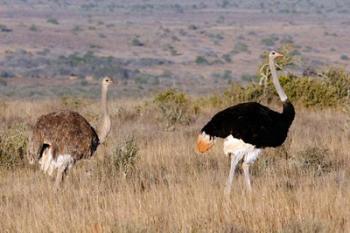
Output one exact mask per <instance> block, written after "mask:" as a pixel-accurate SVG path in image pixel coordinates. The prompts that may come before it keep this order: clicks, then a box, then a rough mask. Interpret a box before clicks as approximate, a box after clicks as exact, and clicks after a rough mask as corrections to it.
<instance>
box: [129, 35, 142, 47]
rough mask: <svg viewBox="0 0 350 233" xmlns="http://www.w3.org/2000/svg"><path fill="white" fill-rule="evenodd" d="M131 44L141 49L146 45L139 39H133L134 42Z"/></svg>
mask: <svg viewBox="0 0 350 233" xmlns="http://www.w3.org/2000/svg"><path fill="white" fill-rule="evenodd" d="M131 44H132V45H133V46H140V47H142V46H144V45H145V44H144V43H143V42H142V41H141V40H140V38H139V37H134V38H133V39H132V41H131Z"/></svg>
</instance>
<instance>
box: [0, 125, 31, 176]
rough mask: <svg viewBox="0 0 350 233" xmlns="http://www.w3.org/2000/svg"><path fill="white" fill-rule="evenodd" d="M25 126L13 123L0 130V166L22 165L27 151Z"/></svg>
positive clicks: (9, 167) (12, 166)
mask: <svg viewBox="0 0 350 233" xmlns="http://www.w3.org/2000/svg"><path fill="white" fill-rule="evenodd" d="M26 132H27V127H26V126H25V125H24V124H15V125H12V126H11V127H9V128H8V129H5V130H2V131H0V167H4V168H7V169H12V168H15V167H17V166H20V165H23V158H24V155H25V153H26V151H27V143H28V142H27V133H26Z"/></svg>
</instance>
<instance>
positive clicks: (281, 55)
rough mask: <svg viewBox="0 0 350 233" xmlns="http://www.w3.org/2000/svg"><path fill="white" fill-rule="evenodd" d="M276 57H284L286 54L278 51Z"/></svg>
mask: <svg viewBox="0 0 350 233" xmlns="http://www.w3.org/2000/svg"><path fill="white" fill-rule="evenodd" d="M275 56H276V58H279V57H284V55H283V54H281V53H276V55H275Z"/></svg>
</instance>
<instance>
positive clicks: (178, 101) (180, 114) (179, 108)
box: [153, 89, 199, 129]
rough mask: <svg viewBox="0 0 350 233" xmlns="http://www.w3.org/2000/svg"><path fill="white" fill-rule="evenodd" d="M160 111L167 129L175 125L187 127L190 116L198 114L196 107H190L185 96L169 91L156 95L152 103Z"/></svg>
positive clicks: (188, 100)
mask: <svg viewBox="0 0 350 233" xmlns="http://www.w3.org/2000/svg"><path fill="white" fill-rule="evenodd" d="M153 102H154V103H155V104H156V106H157V108H158V109H159V110H160V113H161V115H162V118H163V120H164V121H165V122H166V124H167V126H166V127H167V128H168V129H169V128H171V127H172V128H173V127H175V125H176V124H184V125H188V124H189V123H191V122H192V119H193V118H192V115H193V114H197V113H198V110H199V109H198V107H196V106H192V105H191V101H190V99H189V98H188V97H187V96H186V94H184V93H181V92H178V91H176V90H174V89H169V90H167V91H164V92H162V93H160V94H158V95H157V96H156V97H155V98H154V101H153Z"/></svg>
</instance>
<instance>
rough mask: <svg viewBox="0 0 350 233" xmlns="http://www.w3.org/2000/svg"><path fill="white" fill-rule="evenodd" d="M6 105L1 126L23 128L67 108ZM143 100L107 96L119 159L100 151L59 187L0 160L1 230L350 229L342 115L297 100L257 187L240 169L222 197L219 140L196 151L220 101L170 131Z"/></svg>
mask: <svg viewBox="0 0 350 233" xmlns="http://www.w3.org/2000/svg"><path fill="white" fill-rule="evenodd" d="M6 105H7V108H6V109H7V110H6V111H5V112H3V113H1V116H0V117H1V119H3V120H2V121H1V123H0V129H1V130H5V129H7V128H8V127H9V125H12V126H15V125H17V124H18V123H21V124H23V125H24V126H26V127H25V128H23V129H22V131H23V134H24V135H27V134H28V132H29V130H30V126H31V125H32V124H33V123H34V122H35V119H36V118H37V117H38V116H39V115H41V114H43V113H45V112H48V111H52V110H54V109H59V108H62V107H63V106H62V104H61V103H60V101H43V102H35V103H34V102H33V103H31V102H26V101H13V102H12V101H7V102H6ZM28 106H30V108H29V107H28ZM140 106H143V105H142V103H140V102H137V101H136V102H134V101H127V102H118V101H116V102H112V103H111V104H110V110H111V115H112V124H113V127H112V132H111V135H110V137H109V138H108V140H107V145H106V149H105V151H104V153H106V156H107V158H106V161H109V158H111V159H112V161H115V163H114V164H113V163H109V162H108V163H106V162H101V161H99V160H97V159H96V158H93V159H91V160H87V161H80V162H78V163H77V164H76V166H75V167H74V168H73V169H72V170H71V172H70V173H69V175H68V177H67V179H66V180H65V183H64V185H63V188H62V189H61V190H60V191H59V192H58V193H56V192H54V190H53V188H52V186H53V181H52V180H51V179H50V178H49V177H47V176H46V175H44V174H42V173H41V172H40V171H39V170H38V169H37V168H32V167H29V165H28V166H15V167H14V168H13V169H11V170H8V169H2V168H1V169H0V187H1V194H0V195H1V198H0V228H1V232H347V231H348V230H349V229H350V222H349V217H350V208H349V206H350V199H349V196H350V182H349V180H350V169H349V162H350V159H349V153H348V151H349V150H350V146H349V138H350V134H349V131H346V130H344V124H345V123H346V121H347V115H346V114H345V113H343V112H341V111H337V110H333V109H331V110H327V109H324V110H310V109H305V108H303V107H299V106H297V109H296V112H297V115H296V119H295V122H294V123H293V125H292V127H291V130H290V133H289V136H288V140H287V142H286V143H285V145H284V146H283V147H281V148H279V149H267V150H266V151H265V152H264V153H263V154H262V156H261V157H260V158H259V159H258V160H257V162H256V164H255V165H254V167H253V169H252V174H253V177H252V179H253V192H252V193H251V194H249V193H247V192H246V191H245V186H244V182H243V179H242V177H241V175H240V174H238V175H237V177H235V180H234V184H233V191H232V194H231V196H230V198H229V199H225V197H224V195H223V189H224V184H225V181H226V178H227V175H228V170H229V163H228V161H227V158H226V157H225V156H224V155H223V152H222V143H221V141H220V140H219V141H218V142H217V145H216V146H215V147H214V148H213V150H212V151H211V152H209V154H206V155H197V154H195V152H194V143H195V138H196V135H197V133H198V130H199V129H200V128H201V126H202V125H203V124H204V123H205V122H206V121H207V120H208V118H209V117H210V116H211V115H212V114H213V113H214V112H215V111H217V110H218V109H217V108H208V109H207V110H206V111H203V112H201V114H199V115H197V118H196V120H195V121H194V122H192V123H191V124H185V125H182V124H180V125H178V126H177V128H176V130H174V131H168V130H164V127H162V126H161V125H159V124H158V122H157V120H156V119H158V118H157V116H156V113H149V112H147V114H143V113H142V112H143V110H141V112H140V111H139V110H138V109H139V108H140ZM121 107H123V108H122V109H123V111H120V109H121ZM272 107H273V108H275V109H276V110H278V109H280V108H281V107H280V106H278V105H276V106H272ZM79 112H81V113H82V115H84V116H86V117H87V118H88V120H89V121H90V122H92V124H93V125H95V123H96V122H97V120H98V119H97V118H96V115H98V113H99V106H98V103H96V104H94V103H91V104H89V105H87V104H86V105H85V104H84V105H82V106H79ZM133 112H135V114H131V113H133ZM128 135H133V138H132V139H130V138H129V137H128ZM125 145H126V147H128V146H127V145H129V149H128V150H125V149H123V148H125ZM130 148H131V149H130ZM135 148H138V150H134V149H135ZM135 151H137V152H136V154H135V153H134V152H135ZM113 156H114V158H119V160H118V159H115V160H113ZM129 157H132V159H130V160H129V159H128V158H129ZM134 158H135V159H134ZM118 161H119V162H120V161H121V162H120V163H119V162H118ZM130 161H132V162H130ZM115 164H119V165H117V168H118V169H119V168H123V167H127V168H128V166H129V165H130V166H132V172H130V173H128V175H127V176H125V175H123V172H124V171H123V170H122V172H119V173H118V172H112V171H111V169H113V166H115ZM125 164H127V165H125ZM87 168H90V169H87Z"/></svg>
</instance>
